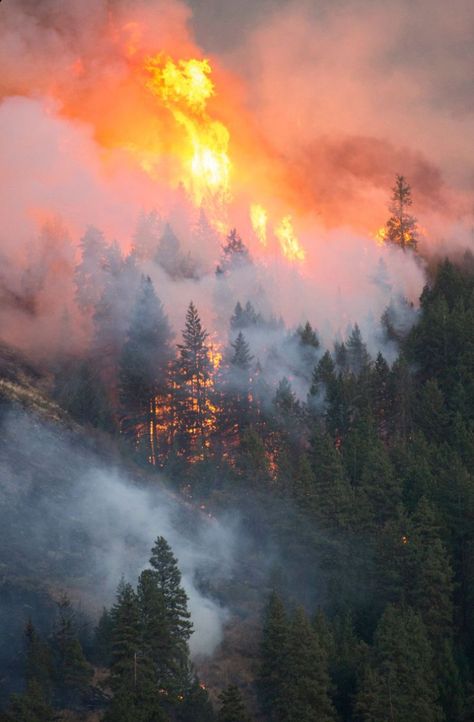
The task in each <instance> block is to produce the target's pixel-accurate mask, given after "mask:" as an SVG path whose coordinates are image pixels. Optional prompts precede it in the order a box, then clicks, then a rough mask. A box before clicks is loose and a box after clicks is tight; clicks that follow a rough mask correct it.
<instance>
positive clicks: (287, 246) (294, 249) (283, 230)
mask: <svg viewBox="0 0 474 722" xmlns="http://www.w3.org/2000/svg"><path fill="white" fill-rule="evenodd" d="M275 235H276V237H277V238H278V240H279V241H280V246H281V250H282V252H283V255H284V256H285V257H286V258H287V259H288V260H289V261H304V259H305V258H306V251H305V249H304V248H303V247H302V245H301V244H300V242H299V240H298V238H297V237H296V235H295V232H294V230H293V223H292V220H291V216H285V218H282V220H281V221H280V223H279V225H278V226H277V227H276V228H275Z"/></svg>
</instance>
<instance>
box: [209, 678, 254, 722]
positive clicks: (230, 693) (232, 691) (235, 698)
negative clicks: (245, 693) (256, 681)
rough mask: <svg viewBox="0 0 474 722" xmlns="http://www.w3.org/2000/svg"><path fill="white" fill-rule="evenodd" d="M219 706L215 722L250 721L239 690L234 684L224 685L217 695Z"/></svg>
mask: <svg viewBox="0 0 474 722" xmlns="http://www.w3.org/2000/svg"><path fill="white" fill-rule="evenodd" d="M219 702H220V704H221V708H220V710H219V714H218V715H217V722H250V717H249V716H248V715H247V711H246V709H245V705H244V701H243V699H242V695H241V694H240V690H239V688H238V687H236V686H235V685H234V684H231V685H229V686H228V687H226V689H225V690H223V692H221V694H220V695H219Z"/></svg>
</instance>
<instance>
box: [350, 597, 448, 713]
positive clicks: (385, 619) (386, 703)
mask: <svg viewBox="0 0 474 722" xmlns="http://www.w3.org/2000/svg"><path fill="white" fill-rule="evenodd" d="M356 710H357V715H358V717H357V718H358V719H360V720H361V722H394V720H397V721H399V722H440V720H442V718H443V717H442V712H441V708H440V706H439V703H438V691H437V689H436V684H435V678H434V674H433V654H432V650H431V647H430V643H429V641H428V637H427V634H426V630H425V627H424V625H423V622H422V621H421V619H420V617H419V615H418V614H416V612H414V611H413V610H412V609H410V608H409V607H406V608H397V607H395V606H392V605H389V606H388V607H387V609H386V610H385V612H384V614H383V616H382V618H381V620H380V622H379V624H378V627H377V631H376V634H375V639H374V648H373V653H372V657H371V659H370V662H369V665H368V667H367V669H366V671H365V676H364V679H363V682H362V685H361V688H360V690H359V693H358V695H357V701H356Z"/></svg>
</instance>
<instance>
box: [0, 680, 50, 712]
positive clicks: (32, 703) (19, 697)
mask: <svg viewBox="0 0 474 722" xmlns="http://www.w3.org/2000/svg"><path fill="white" fill-rule="evenodd" d="M54 718H55V713H54V711H53V709H52V707H51V706H50V705H49V703H48V702H47V701H46V698H45V695H44V692H43V690H42V688H41V685H40V684H39V683H38V682H36V681H32V682H28V684H27V687H26V691H25V692H24V693H23V694H15V695H12V698H11V700H10V704H9V706H8V708H7V712H6V716H5V718H3V717H2V715H1V713H0V719H2V722H3V719H5V722H51V720H53V719H54Z"/></svg>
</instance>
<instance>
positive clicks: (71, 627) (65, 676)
mask: <svg viewBox="0 0 474 722" xmlns="http://www.w3.org/2000/svg"><path fill="white" fill-rule="evenodd" d="M52 650H53V663H54V681H55V690H56V696H57V700H58V703H59V704H60V705H62V706H67V705H75V704H78V702H80V700H81V699H82V696H83V695H84V693H85V691H86V689H87V688H88V686H89V684H90V682H91V679H92V667H91V665H90V664H89V663H88V662H87V660H86V658H85V656H84V653H83V651H82V646H81V643H80V641H79V639H78V636H77V629H76V624H75V614H74V610H73V608H72V605H71V602H70V601H69V599H68V598H67V597H66V596H64V597H62V598H61V600H60V601H59V602H58V617H57V620H56V624H55V629H54V632H53V637H52Z"/></svg>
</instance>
